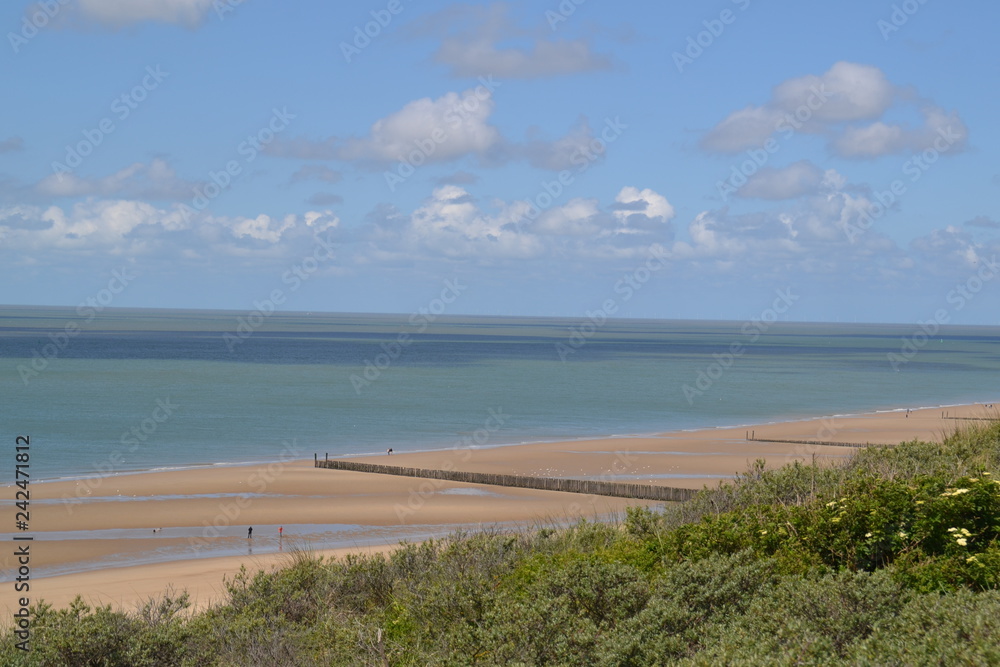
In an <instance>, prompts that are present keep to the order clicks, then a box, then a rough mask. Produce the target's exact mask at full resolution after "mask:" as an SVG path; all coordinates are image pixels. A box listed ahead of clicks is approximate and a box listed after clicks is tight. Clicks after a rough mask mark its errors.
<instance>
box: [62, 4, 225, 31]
mask: <svg viewBox="0 0 1000 667" xmlns="http://www.w3.org/2000/svg"><path fill="white" fill-rule="evenodd" d="M214 2H215V0H78V2H77V4H76V5H73V6H71V7H72V11H73V18H74V19H78V20H82V21H83V22H86V23H98V24H100V25H102V26H105V27H107V28H121V27H124V26H127V25H132V24H135V23H144V22H147V21H150V22H155V23H168V24H172V25H180V26H184V27H187V28H196V27H198V26H199V25H200V24H201V23H202V21H203V20H204V18H205V16H206V15H207V14H208V12H209V11H210V10H211V9H212V7H213V4H214Z"/></svg>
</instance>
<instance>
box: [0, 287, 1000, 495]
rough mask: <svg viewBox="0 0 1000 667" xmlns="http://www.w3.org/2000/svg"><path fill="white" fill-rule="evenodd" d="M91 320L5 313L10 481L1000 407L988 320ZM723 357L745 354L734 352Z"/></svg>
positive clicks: (998, 331) (1, 423)
mask: <svg viewBox="0 0 1000 667" xmlns="http://www.w3.org/2000/svg"><path fill="white" fill-rule="evenodd" d="M89 315H90V314H89V313H87V312H83V313H77V312H75V310H73V309H58V308H21V307H19V308H14V307H7V308H2V309H0V404H2V408H0V433H2V434H3V436H2V437H4V438H6V439H7V440H8V441H9V443H10V448H9V456H6V457H5V458H8V459H10V460H9V463H5V464H4V469H7V470H12V468H13V443H14V438H15V436H17V435H30V436H31V444H32V450H31V451H32V461H31V466H32V467H31V470H32V476H33V477H34V478H35V479H38V478H58V477H73V476H80V475H87V474H93V473H95V472H101V471H104V472H108V471H115V472H120V471H127V470H139V469H157V468H172V467H184V466H194V465H214V464H225V463H239V462H249V461H270V460H277V459H279V458H281V457H284V458H287V457H289V456H292V455H294V456H295V457H296V458H311V457H312V455H313V453H314V452H318V453H319V455H320V456H323V455H324V454H325V453H329V454H330V455H331V456H334V455H338V456H339V455H345V454H359V453H370V452H382V451H385V449H386V448H388V447H392V448H394V449H395V450H396V451H407V450H418V449H435V448H444V447H451V446H454V445H456V444H458V443H461V442H463V438H464V439H467V441H473V442H475V443H477V444H480V445H483V446H495V445H503V444H510V443H520V442H529V441H538V440H554V439H568V438H582V437H590V436H605V435H615V434H634V433H653V432H661V431H667V430H674V429H686V428H700V427H712V426H728V425H737V424H748V423H756V422H766V421H772V420H782V419H795V418H804V417H810V416H820V415H830V414H845V413H852V412H859V411H868V410H873V409H895V408H905V407H919V406H931V405H947V404H955V403H962V402H975V401H983V402H992V401H993V400H994V399H996V398H997V397H998V395H1000V382H998V378H1000V375H998V370H1000V328H996V327H942V328H941V330H940V331H938V332H935V334H934V335H933V336H930V337H929V336H925V335H924V334H923V332H921V330H920V329H919V327H917V326H916V325H861V324H850V325H848V324H802V323H781V322H777V323H772V324H769V325H765V324H763V323H761V324H760V325H757V324H753V323H750V324H747V323H743V322H689V321H648V320H647V321H640V320H631V321H629V320H617V321H616V320H612V321H609V322H607V323H604V324H602V325H600V326H596V325H594V326H592V325H591V324H590V323H588V322H587V320H586V319H585V318H583V319H580V320H572V319H561V318H560V319H540V318H486V317H442V318H439V319H436V320H434V321H428V320H429V319H431V318H429V317H423V316H418V317H416V318H411V317H408V316H389V315H332V314H307V313H281V314H272V315H270V316H268V317H252V318H248V313H237V312H229V311H162V310H161V311H151V310H150V311H147V310H131V309H128V310H114V311H105V312H104V313H102V314H101V315H99V316H98V317H96V318H93V319H91V320H89V321H88V318H89ZM238 318H243V319H242V321H243V322H244V323H245V324H244V326H243V327H242V328H240V326H241V320H240V319H238ZM574 332H576V333H574ZM241 334H242V336H244V337H241ZM907 341H909V343H910V344H912V348H908V349H907V350H906V352H907V354H906V355H903V354H901V352H903V351H904V349H903V348H904V343H906V342H907ZM734 344H735V345H736V347H735V349H736V350H737V351H739V352H740V353H739V354H737V355H735V356H733V357H732V358H730V357H727V356H726V355H727V354H728V353H730V352H731V351H732V350H733V349H734ZM914 351H915V354H911V352H914ZM891 353H894V354H896V355H899V357H898V358H897V359H896V362H897V363H896V364H895V368H894V367H893V366H894V364H893V363H891V362H890V358H889V356H888V355H890V354H891ZM366 370H367V374H366ZM699 378H700V381H699ZM685 386H687V387H688V391H687V394H686V393H685ZM692 390H697V391H699V392H701V393H700V394H696V393H694V391H692ZM501 422H502V425H501ZM498 426H499V428H498Z"/></svg>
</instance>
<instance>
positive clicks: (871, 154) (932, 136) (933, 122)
mask: <svg viewBox="0 0 1000 667" xmlns="http://www.w3.org/2000/svg"><path fill="white" fill-rule="evenodd" d="M923 117H924V123H923V125H920V126H918V127H906V126H903V125H891V124H886V123H883V122H881V121H878V122H875V123H872V124H870V125H864V126H855V127H848V128H846V129H845V130H844V132H843V133H842V134H841V135H840V136H838V137H836V138H835V139H834V141H833V143H832V146H833V149H834V151H835V152H836V153H837V154H838V155H841V156H843V157H848V158H876V157H880V156H882V155H897V154H901V153H914V152H920V151H924V150H931V149H933V150H937V151H938V152H939V153H946V152H950V151H954V152H956V153H957V152H959V151H960V150H962V149H963V148H964V147H965V142H966V138H967V136H968V129H967V128H966V126H965V123H963V122H962V119H961V118H960V117H959V116H958V114H957V113H951V114H946V113H945V112H944V111H942V110H941V109H938V108H936V107H927V108H925V109H923Z"/></svg>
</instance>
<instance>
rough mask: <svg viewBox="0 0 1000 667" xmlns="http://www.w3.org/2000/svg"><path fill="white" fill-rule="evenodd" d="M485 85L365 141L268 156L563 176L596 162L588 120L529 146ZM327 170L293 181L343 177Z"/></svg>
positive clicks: (404, 112)
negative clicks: (511, 131) (519, 164)
mask: <svg viewBox="0 0 1000 667" xmlns="http://www.w3.org/2000/svg"><path fill="white" fill-rule="evenodd" d="M484 81H485V83H483V84H480V85H478V86H476V87H475V88H470V89H469V90H466V91H464V92H462V93H456V92H449V93H445V94H444V95H442V96H441V97H438V98H436V99H432V98H429V97H425V98H422V99H419V100H413V101H412V102H408V103H406V104H405V105H403V107H402V108H401V109H399V110H398V111H395V112H393V113H391V114H389V115H388V116H386V117H384V118H381V119H379V120H377V121H375V122H374V123H373V124H372V126H371V128H370V130H369V132H368V134H367V135H366V136H363V137H354V138H349V139H346V140H340V141H337V140H335V139H325V140H322V141H321V142H314V141H311V140H308V139H302V138H299V139H293V140H290V141H287V142H285V143H282V144H279V145H277V146H275V147H272V148H271V149H269V151H268V152H269V153H270V154H272V155H277V156H281V157H293V158H306V159H338V160H342V161H347V162H355V163H357V164H359V165H362V166H365V167H369V168H386V167H392V166H393V165H399V164H400V163H403V164H405V165H407V166H409V167H413V168H419V167H422V166H423V165H426V164H442V163H448V162H454V161H456V160H459V159H462V158H465V157H473V158H475V159H476V161H477V163H478V164H479V165H480V166H498V165H502V164H506V163H508V162H510V161H512V160H526V161H527V162H528V163H529V164H531V165H532V166H533V167H537V168H539V169H545V170H550V171H561V170H563V169H570V168H573V167H579V166H581V165H582V164H587V163H588V162H591V161H592V160H593V157H592V152H591V151H592V148H591V144H592V142H593V140H594V138H595V137H594V134H593V131H592V130H591V128H590V125H589V123H588V122H587V119H586V118H585V117H581V118H580V119H579V120H578V121H577V123H576V124H575V125H574V126H573V127H572V128H570V130H569V131H568V133H567V134H566V135H565V136H563V137H561V138H557V139H554V140H551V141H549V140H545V139H538V138H535V137H534V136H530V137H529V139H528V140H527V141H525V142H517V141H512V140H510V139H508V138H506V137H504V136H503V135H502V134H501V132H500V130H499V129H497V128H496V126H494V125H493V124H491V122H490V117H491V116H492V114H493V111H494V109H495V102H494V98H493V87H498V86H499V85H500V84H499V83H498V82H495V81H492V80H491V79H484ZM531 133H532V135H535V134H537V130H536V129H532V131H531ZM274 143H275V144H278V141H275V142H274ZM323 169H325V168H321V167H317V166H312V165H310V166H307V167H303V168H302V169H300V170H299V171H298V172H296V174H295V176H293V181H294V180H304V179H305V178H307V177H308V178H313V177H318V176H319V174H320V173H323V174H339V172H332V170H326V171H322V170H323ZM463 173H464V172H463ZM465 178H468V177H467V176H466V177H465ZM329 182H334V181H329ZM466 182H467V181H466Z"/></svg>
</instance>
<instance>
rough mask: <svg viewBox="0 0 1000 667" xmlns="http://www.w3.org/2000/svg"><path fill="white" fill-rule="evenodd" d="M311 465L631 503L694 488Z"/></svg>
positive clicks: (685, 495) (675, 496)
mask: <svg viewBox="0 0 1000 667" xmlns="http://www.w3.org/2000/svg"><path fill="white" fill-rule="evenodd" d="M313 463H314V465H315V466H316V467H317V468H330V469H332V470H350V471H352V472H367V473H374V474H376V475H399V476H402V477H423V478H426V479H441V480H445V481H448V482H466V483H468V484H488V485H490V486H509V487H515V488H519V489H540V490H542V491H564V492H566V493H585V494H588V495H595V496H613V497H615V498H633V499H635V500H662V501H684V500H689V499H690V498H691V497H692V496H694V494H695V493H697V491H695V490H694V489H678V488H674V487H670V486H656V485H653V484H631V483H628V482H605V481H601V480H595V479H568V478H565V477H529V476H526V475H497V474H494V473H485V472H468V471H462V470H432V469H427V468H404V467H401V466H388V465H380V464H377V463H359V462H357V461H342V460H339V459H333V460H329V459H324V460H322V461H321V460H320V459H319V455H314V457H313Z"/></svg>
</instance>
